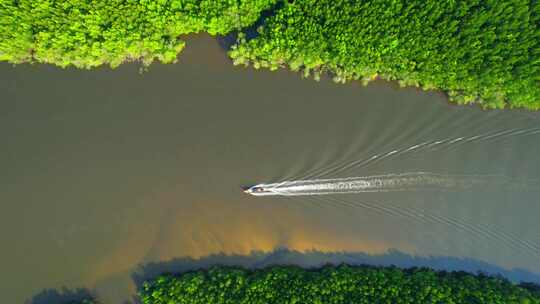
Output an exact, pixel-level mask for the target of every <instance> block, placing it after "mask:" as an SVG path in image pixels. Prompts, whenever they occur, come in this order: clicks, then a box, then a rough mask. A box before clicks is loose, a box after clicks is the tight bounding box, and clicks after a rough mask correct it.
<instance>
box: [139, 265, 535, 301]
mask: <svg viewBox="0 0 540 304" xmlns="http://www.w3.org/2000/svg"><path fill="white" fill-rule="evenodd" d="M140 298H141V301H142V303H143V304H169V303H178V304H180V303H182V304H188V303H193V304H194V303H204V304H211V303H245V304H248V303H249V304H257V303H261V304H262V303H279V304H286V303H291V304H292V303H319V304H322V303H325V304H326V303H328V304H330V303H455V304H457V303H467V304H470V303H490V304H491V303H505V304H511V303H522V304H524V303H540V294H535V293H532V292H530V291H528V290H526V289H523V288H520V287H517V286H515V285H513V284H511V283H509V282H508V281H506V280H503V279H500V278H494V277H488V276H483V275H472V274H467V273H463V272H452V273H448V272H435V271H433V270H429V269H409V270H401V269H399V268H395V267H368V266H361V267H351V266H339V267H331V266H327V267H324V268H321V269H318V270H305V269H301V268H297V267H292V266H288V267H272V268H266V269H261V270H256V271H248V270H245V269H241V268H228V267H218V268H213V269H210V270H209V271H197V272H190V273H185V274H183V275H181V276H172V275H164V276H161V277H159V278H157V279H155V280H153V281H150V282H146V283H145V284H144V286H143V288H142V290H141V291H140Z"/></svg>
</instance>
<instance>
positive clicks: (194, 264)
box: [132, 249, 540, 289]
mask: <svg viewBox="0 0 540 304" xmlns="http://www.w3.org/2000/svg"><path fill="white" fill-rule="evenodd" d="M328 264H332V265H339V264H348V265H373V266H391V265H394V266H397V267H400V268H413V267H429V268H432V269H435V270H440V271H466V272H470V273H482V274H486V275H492V276H500V277H503V278H505V279H507V280H509V281H512V282H514V283H521V285H522V286H523V287H525V288H528V289H535V288H536V289H538V288H539V287H538V285H537V284H538V283H540V274H539V273H533V272H530V271H528V270H525V269H519V268H514V269H504V268H502V267H499V266H496V265H493V264H489V263H486V262H483V261H479V260H475V259H470V258H458V257H449V256H428V257H423V256H413V255H409V254H407V253H403V252H401V251H398V250H389V251H388V252H386V253H384V254H368V253H363V252H322V251H317V250H311V251H307V252H299V251H295V250H289V249H276V250H274V251H271V252H262V251H253V252H251V253H250V254H249V255H236V254H232V255H228V254H224V253H219V254H212V255H209V256H206V257H202V258H199V259H195V258H190V257H182V258H175V259H172V260H169V261H165V262H154V263H149V264H145V265H140V266H139V267H138V269H137V270H136V271H135V272H133V273H132V279H133V281H134V282H135V285H136V286H137V288H138V289H139V288H141V287H142V284H143V282H144V281H146V280H150V279H153V278H155V277H157V276H159V275H160V274H163V273H174V274H178V273H183V272H188V271H193V270H199V269H208V268H209V267H212V266H217V265H219V266H242V267H246V268H250V269H257V268H264V267H267V266H272V265H296V266H300V267H304V268H317V267H321V266H324V265H328ZM524 282H527V283H524Z"/></svg>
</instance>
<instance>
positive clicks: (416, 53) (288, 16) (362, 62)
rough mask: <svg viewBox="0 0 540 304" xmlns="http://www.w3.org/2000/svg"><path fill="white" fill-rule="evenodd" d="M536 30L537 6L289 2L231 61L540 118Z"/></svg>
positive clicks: (494, 0) (453, 0)
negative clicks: (382, 84) (539, 112)
mask: <svg viewBox="0 0 540 304" xmlns="http://www.w3.org/2000/svg"><path fill="white" fill-rule="evenodd" d="M539 25H540V1H536V0H532V1H531V0H504V1H501V0H468V1H464V0H441V1H420V0H414V1H410V0H356V1H350V0H295V1H289V3H287V4H286V5H284V7H282V8H281V9H280V10H278V11H276V12H275V15H274V16H272V17H270V18H268V19H267V20H266V22H265V24H264V25H263V26H262V27H260V28H259V36H258V37H256V38H255V39H250V40H245V39H244V40H242V41H241V43H239V45H237V46H236V47H235V48H234V49H233V50H232V51H231V52H230V55H231V57H232V58H233V59H234V60H235V62H236V63H237V64H247V63H253V65H254V66H255V67H256V68H258V67H268V68H270V69H276V68H278V67H280V66H288V67H289V68H291V69H292V70H299V69H300V70H303V72H304V74H305V76H308V75H310V74H313V75H314V77H315V78H318V77H320V74H321V73H323V72H330V74H332V75H334V76H335V77H334V80H335V81H337V82H344V81H346V80H349V79H358V80H361V81H363V82H365V83H367V82H368V81H370V80H372V79H375V78H377V77H379V78H383V79H389V80H399V81H400V83H401V84H402V85H416V86H421V87H423V88H425V89H432V88H438V89H442V90H444V91H445V92H447V93H448V94H449V96H450V98H451V99H452V100H454V101H456V102H458V103H472V102H477V103H480V104H481V105H482V106H483V107H486V108H503V107H526V108H529V109H539V108H540V30H539Z"/></svg>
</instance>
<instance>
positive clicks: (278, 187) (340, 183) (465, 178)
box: [257, 172, 540, 196]
mask: <svg viewBox="0 0 540 304" xmlns="http://www.w3.org/2000/svg"><path fill="white" fill-rule="evenodd" d="M257 186H259V187H262V188H264V189H265V190H266V191H267V194H265V195H281V196H299V195H325V194H348V193H363V192H388V191H411V190H467V189H477V188H478V187H485V188H494V189H498V190H512V191H517V190H529V189H540V185H539V183H538V182H537V181H534V180H513V179H509V178H507V177H504V176H497V175H445V174H436V173H430V172H410V173H400V174H386V175H375V176H363V177H348V178H332V179H313V180H297V181H284V182H280V183H270V184H259V185H257Z"/></svg>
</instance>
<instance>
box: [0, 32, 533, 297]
mask: <svg viewBox="0 0 540 304" xmlns="http://www.w3.org/2000/svg"><path fill="white" fill-rule="evenodd" d="M0 80H1V82H0V90H1V92H2V93H1V99H2V100H1V102H0V138H1V140H2V145H1V147H2V148H1V149H0V168H1V169H2V174H0V202H1V212H0V227H1V229H0V241H1V243H2V249H3V250H2V251H0V269H2V272H3V275H2V278H1V282H0V286H2V287H3V290H4V292H3V295H2V296H3V302H5V303H23V302H25V301H27V302H29V303H38V302H39V299H36V295H39V294H40V293H43V291H44V290H46V289H49V288H50V289H60V288H62V287H66V288H79V287H80V288H87V289H88V290H90V291H91V292H93V293H96V294H97V295H98V297H99V298H101V299H102V301H103V302H105V303H121V302H122V301H126V300H129V299H131V298H132V296H133V292H134V290H135V285H136V284H137V283H139V282H140V280H141V278H144V277H148V276H151V275H153V274H155V273H158V272H160V271H178V270H184V269H191V268H197V267H201V266H206V265H211V264H216V263H225V264H242V265H246V266H250V267H257V266H264V265H268V264H272V263H293V264H300V265H303V266H314V265H320V264H321V263H324V262H335V263H338V262H348V263H364V262H365V263H373V264H397V265H400V266H412V265H420V266H421V265H425V266H432V267H435V268H437V269H449V270H452V269H464V270H469V271H477V270H482V271H487V272H494V273H501V274H503V275H505V276H507V277H508V278H510V279H512V280H528V281H536V282H540V221H539V220H538V215H539V214H540V199H539V194H540V189H539V188H535V186H534V185H538V183H536V182H538V180H540V159H539V158H538V152H539V151H540V133H535V134H534V131H528V133H527V132H525V131H524V132H523V133H517V134H514V135H512V133H507V134H509V135H506V136H505V135H504V134H505V133H503V134H500V135H493V136H492V137H489V134H496V133H498V132H501V131H503V132H504V131H508V132H511V130H517V131H519V130H534V129H535V128H540V115H539V114H538V113H532V112H525V111H483V110H481V109H480V108H479V107H477V106H455V105H452V104H449V103H448V102H447V101H446V97H445V96H444V95H443V94H441V93H438V92H433V91H430V92H424V91H421V90H418V89H415V88H405V89H403V88H399V87H397V85H395V84H392V83H386V82H382V81H376V82H374V83H371V84H370V85H368V86H367V87H362V86H361V85H360V84H358V83H349V84H345V85H343V84H334V83H333V82H331V81H329V80H326V79H323V80H322V81H320V82H316V81H313V80H306V79H301V77H300V75H299V74H296V73H292V72H288V71H286V70H280V71H277V72H269V71H266V70H261V71H256V70H254V69H251V68H247V69H246V68H242V67H235V66H233V65H232V64H231V63H230V61H229V60H228V58H227V56H226V54H225V52H224V50H223V49H222V48H221V47H220V45H219V44H218V42H217V41H216V40H215V39H213V38H210V37H208V36H204V35H202V36H197V37H193V38H190V40H189V41H188V45H187V47H186V49H185V50H184V52H183V53H182V55H181V56H180V59H179V63H178V64H172V65H160V64H154V65H152V66H151V67H150V68H149V70H148V71H146V72H144V73H142V74H140V73H139V67H138V65H136V64H125V65H122V66H121V67H119V68H118V69H115V70H110V69H108V68H100V69H96V70H92V71H84V70H75V69H67V70H62V69H59V68H55V67H52V66H47V65H20V66H17V67H12V66H10V65H9V64H6V63H2V64H0ZM482 134H488V135H487V136H484V137H477V138H473V140H470V141H465V140H461V142H460V141H459V140H458V141H457V142H454V143H451V144H447V145H435V146H431V147H429V148H426V149H420V148H418V149H412V150H410V151H408V152H407V153H401V154H397V153H396V155H391V156H389V157H385V158H384V159H381V160H379V161H370V162H369V163H367V165H362V166H353V167H351V168H349V169H348V170H346V172H345V171H342V172H338V173H337V174H336V175H332V174H327V175H324V174H319V175H317V174H316V173H317V171H321V170H324V169H325V168H329V169H330V170H331V169H332V168H336V166H337V165H340V164H345V165H347V164H351V163H352V162H354V161H357V160H362V159H370V158H371V157H372V156H374V155H384V153H386V152H389V151H393V150H396V149H402V150H404V149H406V148H407V147H413V146H415V145H418V144H422V143H425V142H428V143H434V142H436V141H438V140H443V139H456V138H460V137H468V138H470V137H474V136H476V135H482ZM447 142H448V141H447ZM314 171H315V172H314ZM313 172H314V173H315V175H314V176H316V177H327V176H332V177H336V178H341V177H349V176H370V175H377V174H388V173H404V172H432V173H436V174H451V175H475V176H476V175H478V176H479V175H497V176H502V177H503V178H505V179H506V180H508V182H509V183H510V182H516V181H527V183H529V184H530V185H533V186H532V187H528V188H527V189H521V190H508V189H502V188H501V189H498V190H497V189H489V190H486V189H485V188H482V187H477V188H475V187H472V188H471V189H467V190H456V191H403V192H386V193H357V194H354V195H349V194H347V195H341V196H340V195H332V196H325V197H323V196H321V197H316V198H314V197H302V196H298V197H292V198H288V197H274V196H269V197H254V196H250V195H247V194H244V193H242V191H241V190H240V187H241V186H246V185H251V184H256V183H270V182H279V181H283V180H290V179H295V178H300V179H301V178H303V177H306V176H309V174H310V173H313ZM329 173H331V172H329ZM535 183H536V184H535ZM32 301H33V302H32ZM42 303H44V302H42Z"/></svg>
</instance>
